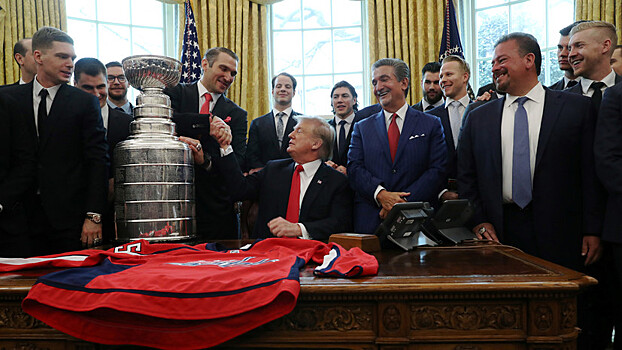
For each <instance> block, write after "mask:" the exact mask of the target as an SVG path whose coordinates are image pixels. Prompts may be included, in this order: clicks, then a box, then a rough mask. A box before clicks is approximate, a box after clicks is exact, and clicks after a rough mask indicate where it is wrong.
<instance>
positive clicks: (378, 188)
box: [374, 185, 385, 207]
mask: <svg viewBox="0 0 622 350" xmlns="http://www.w3.org/2000/svg"><path fill="white" fill-rule="evenodd" d="M382 190H385V188H384V187H382V186H380V185H378V187H376V191H375V192H374V200H375V201H376V205H377V206H379V207H381V205H380V202H378V193H380V191H382Z"/></svg>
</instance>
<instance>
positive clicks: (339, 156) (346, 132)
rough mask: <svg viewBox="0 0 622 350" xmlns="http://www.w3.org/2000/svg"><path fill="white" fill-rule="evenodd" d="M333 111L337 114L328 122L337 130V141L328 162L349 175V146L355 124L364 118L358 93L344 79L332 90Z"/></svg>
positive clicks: (331, 103)
mask: <svg viewBox="0 0 622 350" xmlns="http://www.w3.org/2000/svg"><path fill="white" fill-rule="evenodd" d="M330 96H331V102H330V105H331V106H332V107H333V113H334V114H335V116H334V117H333V118H332V119H331V120H329V121H328V124H330V126H332V127H333V130H335V135H336V137H335V143H334V147H333V154H332V157H331V160H329V161H327V162H326V164H327V165H328V166H330V167H332V168H333V169H335V170H337V171H339V172H340V173H342V174H344V175H347V170H346V166H347V165H348V148H350V140H351V139H352V130H353V129H354V127H353V125H354V124H355V123H357V122H359V121H360V120H361V119H362V118H361V116H359V115H358V113H356V112H357V110H358V102H357V98H358V94H357V93H356V89H354V86H352V84H350V83H348V82H347V81H345V80H342V81H340V82H338V83H337V84H335V85H334V86H333V89H332V90H331V92H330Z"/></svg>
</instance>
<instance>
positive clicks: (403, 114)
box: [382, 103, 408, 125]
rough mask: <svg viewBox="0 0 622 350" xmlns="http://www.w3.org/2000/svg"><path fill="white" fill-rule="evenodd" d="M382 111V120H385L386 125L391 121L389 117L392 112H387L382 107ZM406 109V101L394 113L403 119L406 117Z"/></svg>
mask: <svg viewBox="0 0 622 350" xmlns="http://www.w3.org/2000/svg"><path fill="white" fill-rule="evenodd" d="M382 111H383V112H384V120H385V121H386V122H387V125H389V123H391V117H392V116H393V113H391V112H387V111H386V110H384V109H383V110H382ZM407 111H408V103H404V105H403V106H402V108H400V109H398V110H397V112H395V114H397V116H398V117H400V118H402V120H404V119H405V118H406V112H407Z"/></svg>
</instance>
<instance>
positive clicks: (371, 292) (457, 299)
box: [0, 245, 596, 350]
mask: <svg viewBox="0 0 622 350" xmlns="http://www.w3.org/2000/svg"><path fill="white" fill-rule="evenodd" d="M376 256H377V258H378V260H379V262H380V270H379V273H378V276H375V277H370V278H362V279H354V280H346V279H331V278H316V277H313V267H312V266H307V267H306V268H305V269H304V270H303V271H302V272H301V278H300V282H301V288H302V290H301V294H300V297H299V299H298V304H297V306H296V308H295V309H294V311H293V312H292V313H290V314H289V315H287V316H285V317H283V318H281V319H278V320H275V321H273V322H271V323H268V324H266V325H264V326H262V327H260V328H258V329H255V330H253V331H251V332H249V333H246V334H244V335H242V336H240V337H238V338H236V339H233V340H231V341H229V342H227V343H225V344H223V345H222V347H223V348H262V347H263V348H276V347H280V348H307V349H315V348H319V347H324V348H332V349H452V350H467V349H469V350H471V349H473V350H474V349H481V350H484V349H495V350H503V349H574V348H575V347H576V338H577V335H578V330H577V329H576V324H577V314H576V310H577V308H576V297H577V295H578V294H579V293H580V291H581V290H582V289H584V288H585V287H587V286H589V285H592V284H595V283H596V281H595V280H594V279H593V278H591V277H589V276H586V275H583V274H581V273H578V272H575V271H572V270H569V269H566V268H563V267H560V266H558V265H555V264H551V263H549V262H546V261H543V260H540V259H537V258H534V257H532V256H529V255H527V254H524V253H522V252H520V251H518V250H516V249H514V248H511V247H506V246H498V245H482V246H471V247H450V248H427V249H420V250H417V251H414V252H410V253H405V252H401V251H383V252H379V253H377V254H376ZM45 272H49V271H37V272H35V273H34V274H32V275H30V276H19V275H17V274H4V275H0V348H1V349H40V348H41V349H42V348H45V349H92V348H100V346H99V345H97V344H89V343H85V342H82V341H79V340H77V339H75V338H72V337H69V336H67V335H65V334H62V333H60V332H58V331H56V330H53V329H50V328H48V327H46V326H45V325H44V324H42V323H41V322H39V321H37V320H35V319H33V318H32V317H30V316H28V315H27V314H25V313H23V312H22V311H21V307H20V301H21V300H22V299H23V298H24V296H25V295H26V294H27V293H28V290H29V288H30V286H32V284H33V283H34V281H35V278H36V276H37V275H41V274H43V273H45Z"/></svg>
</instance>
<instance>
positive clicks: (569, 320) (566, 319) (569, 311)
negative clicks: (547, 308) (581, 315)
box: [561, 300, 577, 329]
mask: <svg viewBox="0 0 622 350" xmlns="http://www.w3.org/2000/svg"><path fill="white" fill-rule="evenodd" d="M576 324H577V306H576V305H575V303H574V301H573V300H567V301H564V302H562V303H561V327H562V329H573V328H574V326H575V325H576Z"/></svg>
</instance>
